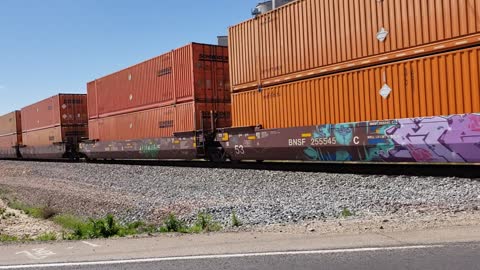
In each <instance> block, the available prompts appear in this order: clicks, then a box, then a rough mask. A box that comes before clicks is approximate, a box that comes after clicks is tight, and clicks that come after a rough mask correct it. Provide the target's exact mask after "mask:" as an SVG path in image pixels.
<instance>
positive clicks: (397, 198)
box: [0, 161, 480, 226]
mask: <svg viewBox="0 0 480 270" xmlns="http://www.w3.org/2000/svg"><path fill="white" fill-rule="evenodd" d="M0 188H2V189H3V190H5V191H9V192H11V193H13V194H15V196H17V197H18V198H19V199H20V200H23V201H25V202H26V203H30V204H33V205H42V204H43V205H45V204H49V205H50V206H52V207H54V208H57V209H58V210H60V211H63V212H71V213H74V214H77V215H82V216H88V217H100V216H102V215H104V214H106V213H114V214H116V215H117V216H118V217H120V218H121V219H123V220H125V221H133V220H147V221H150V222H161V221H162V220H163V219H164V218H165V216H166V215H168V214H169V213H170V212H173V213H175V214H177V215H178V216H180V217H182V218H183V219H185V220H187V221H192V220H193V219H194V218H195V216H196V215H197V214H198V213H199V212H200V211H206V212H208V213H210V214H212V216H213V217H214V219H215V220H217V221H220V222H221V223H223V224H225V225H227V224H229V222H230V220H231V214H232V211H235V212H236V214H237V216H238V217H239V218H240V220H241V221H242V222H243V224H244V225H259V226H263V225H272V224H296V223H305V222H309V221H322V220H327V219H329V220H330V219H336V218H339V217H341V213H342V211H343V210H344V209H345V210H348V211H347V212H351V213H352V214H353V217H350V218H351V219H369V218H372V219H374V218H377V219H378V218H380V219H381V217H384V216H392V215H396V216H411V215H419V216H425V215H434V214H437V213H438V214H442V213H443V214H445V213H459V212H472V213H477V212H478V208H479V206H480V181H478V180H475V179H460V178H442V177H410V176H409V177H407V176H376V175H372V176H364V175H353V174H326V173H306V172H279V171H258V170H235V169H211V168H208V169H203V168H183V167H160V166H129V165H105V164H85V163H43V162H20V161H0ZM344 212H345V211H344ZM479 223H480V221H479Z"/></svg>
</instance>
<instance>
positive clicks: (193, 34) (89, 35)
mask: <svg viewBox="0 0 480 270" xmlns="http://www.w3.org/2000/svg"><path fill="white" fill-rule="evenodd" d="M258 2H259V0H237V1H234V0H202V1H199V0H185V1H178V0H130V1H126V0H42V1H38V0H1V1H0V115H2V114H4V113H7V112H10V111H13V110H15V109H21V108H22V107H24V106H26V105H29V104H31V103H34V102H36V101H38V100H41V99H43V98H46V97H49V96H52V95H55V94H56V93H59V92H62V93H85V91H86V83H87V82H89V81H92V80H94V79H95V78H98V77H101V76H103V75H107V74H109V73H112V72H114V71H117V70H120V69H123V68H125V67H128V66H130V65H133V64H135V63H138V62H140V61H143V60H146V59H149V58H152V57H154V56H157V55H160V54H162V53H163V52H166V51H169V50H171V49H174V48H177V47H180V46H183V45H185V44H187V43H190V42H201V43H216V37H217V36H218V35H226V34H227V28H228V26H231V25H235V24H237V23H239V22H242V21H244V20H246V19H249V18H251V15H250V11H251V9H252V8H253V7H254V6H255V5H256V4H257V3H258Z"/></svg>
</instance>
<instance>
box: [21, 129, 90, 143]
mask: <svg viewBox="0 0 480 270" xmlns="http://www.w3.org/2000/svg"><path fill="white" fill-rule="evenodd" d="M87 135H88V128H87V126H86V125H84V126H63V127H62V126H56V127H50V128H45V129H39V130H34V131H27V132H23V134H22V136H23V145H24V146H27V147H30V146H48V145H52V144H56V143H76V142H77V141H78V138H86V137H87Z"/></svg>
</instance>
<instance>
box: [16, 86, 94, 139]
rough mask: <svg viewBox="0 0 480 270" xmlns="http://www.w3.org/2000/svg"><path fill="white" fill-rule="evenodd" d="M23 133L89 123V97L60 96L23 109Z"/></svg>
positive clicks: (78, 95)
mask: <svg viewBox="0 0 480 270" xmlns="http://www.w3.org/2000/svg"><path fill="white" fill-rule="evenodd" d="M21 117H22V131H23V132H26V131H33V130H37V129H45V128H51V127H55V126H59V125H85V124H87V123H88V114H87V95H84V94H83V95H82V94H59V95H56V96H53V97H50V98H47V99H45V100H42V101H40V102H37V103H35V104H32V105H30V106H27V107H25V108H23V109H22V112H21Z"/></svg>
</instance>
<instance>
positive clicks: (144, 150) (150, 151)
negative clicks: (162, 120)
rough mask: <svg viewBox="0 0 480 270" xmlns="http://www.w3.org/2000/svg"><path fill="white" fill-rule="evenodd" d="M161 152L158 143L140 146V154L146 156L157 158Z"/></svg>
mask: <svg viewBox="0 0 480 270" xmlns="http://www.w3.org/2000/svg"><path fill="white" fill-rule="evenodd" d="M159 152H160V147H159V146H158V145H157V144H154V143H149V144H144V145H141V146H140V154H141V155H143V156H145V157H146V158H153V159H155V158H157V157H158V153H159Z"/></svg>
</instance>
